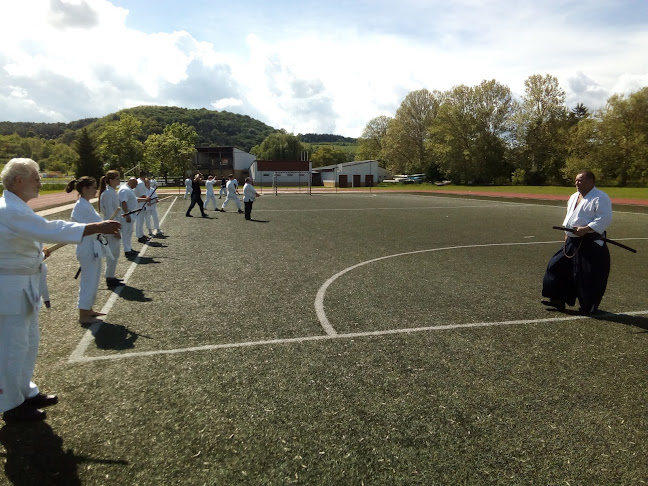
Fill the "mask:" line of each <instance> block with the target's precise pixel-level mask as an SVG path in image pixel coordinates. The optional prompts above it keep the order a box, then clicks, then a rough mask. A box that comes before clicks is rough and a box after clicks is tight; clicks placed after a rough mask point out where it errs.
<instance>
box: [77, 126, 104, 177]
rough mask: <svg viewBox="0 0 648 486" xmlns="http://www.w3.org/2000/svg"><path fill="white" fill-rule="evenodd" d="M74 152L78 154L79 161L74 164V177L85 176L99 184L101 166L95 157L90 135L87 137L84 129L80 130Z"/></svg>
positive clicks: (101, 172) (94, 148)
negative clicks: (92, 178)
mask: <svg viewBox="0 0 648 486" xmlns="http://www.w3.org/2000/svg"><path fill="white" fill-rule="evenodd" d="M75 150H76V152H77V153H78V154H79V159H78V161H77V163H76V169H75V171H74V176H75V177H77V178H79V177H81V176H86V175H87V176H91V177H94V178H95V179H97V182H99V179H100V178H101V176H102V175H103V173H104V170H103V164H102V163H101V160H100V159H99V157H97V154H96V147H95V144H94V142H93V140H92V139H91V138H90V135H88V130H87V129H86V128H85V127H84V128H82V129H81V133H80V135H79V139H78V140H77V142H76V145H75Z"/></svg>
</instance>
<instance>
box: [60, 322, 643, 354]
mask: <svg viewBox="0 0 648 486" xmlns="http://www.w3.org/2000/svg"><path fill="white" fill-rule="evenodd" d="M644 314H648V310H642V311H632V312H622V313H616V314H613V313H601V314H600V315H599V316H600V317H605V315H627V316H637V315H644ZM597 317H598V316H597ZM588 318H589V317H588V316H570V317H550V318H546V319H523V320H516V321H499V322H471V323H468V324H447V325H442V326H425V327H410V328H402V329H387V330H383V331H366V332H350V333H343V334H334V335H317V336H304V337H296V338H284V339H270V340H266V341H244V342H239V343H228V344H208V345H204V346H193V347H190V348H177V349H164V350H156V351H141V352H134V353H122V354H116V355H110V356H93V357H89V356H79V357H75V358H74V359H72V358H70V360H69V362H70V363H87V362H91V361H113V360H120V359H128V358H142V357H146V356H157V355H172V354H182V353H192V352H197V351H213V350H218V349H233V348H246V347H253V346H271V345H276V344H290V343H304V342H309V341H330V340H334V339H354V338H363V337H372V336H389V335H395V334H412V333H415V332H429V331H447V330H453V329H471V328H479V327H496V326H513V325H524V324H531V325H534V324H550V323H554V322H568V321H577V320H582V319H588Z"/></svg>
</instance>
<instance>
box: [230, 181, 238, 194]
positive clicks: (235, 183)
mask: <svg viewBox="0 0 648 486" xmlns="http://www.w3.org/2000/svg"><path fill="white" fill-rule="evenodd" d="M237 189H238V181H237V180H236V179H232V180H231V181H227V193H228V194H229V195H230V196H236V190H237Z"/></svg>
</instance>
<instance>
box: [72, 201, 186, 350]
mask: <svg viewBox="0 0 648 486" xmlns="http://www.w3.org/2000/svg"><path fill="white" fill-rule="evenodd" d="M177 200H178V198H177V197H176V198H175V199H174V200H173V201H171V204H170V205H169V207H168V208H167V210H166V212H165V213H164V216H162V219H161V220H160V228H161V227H162V224H163V223H164V220H165V219H166V217H167V215H168V214H169V212H170V211H171V208H172V207H173V205H174V204H175V202H176V201H177ZM147 249H148V245H144V246H143V247H142V249H141V250H140V252H139V254H138V255H137V257H135V260H133V263H131V264H130V266H129V267H128V270H127V271H126V274H125V275H124V278H123V280H124V284H126V283H128V279H130V276H131V275H132V274H133V272H134V271H135V268H137V262H138V261H139V259H140V257H143V256H144V254H145V253H146V250H147ZM119 251H120V252H121V248H120V250H119ZM123 288H124V287H123V286H120V287H117V288H116V289H115V290H114V292H113V294H112V295H111V296H110V297H109V298H108V301H107V302H106V303H105V304H104V306H103V307H102V308H101V311H100V312H101V313H102V314H106V316H107V315H108V313H109V312H110V310H111V309H112V308H113V306H114V305H115V302H117V299H118V298H119V296H120V294H121V292H122V289H123ZM104 319H105V317H104ZM102 324H103V321H97V322H95V323H94V324H91V325H90V327H89V328H88V330H87V331H86V333H85V334H84V335H83V337H82V338H81V341H80V342H79V344H78V345H77V347H76V349H75V350H74V351H72V354H71V355H70V357H69V358H68V362H75V361H79V360H81V359H83V355H84V354H85V352H86V349H88V346H89V345H90V344H91V343H92V340H93V339H94V337H95V335H96V334H97V332H99V329H101V325H102Z"/></svg>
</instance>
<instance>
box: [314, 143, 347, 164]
mask: <svg viewBox="0 0 648 486" xmlns="http://www.w3.org/2000/svg"><path fill="white" fill-rule="evenodd" d="M311 162H312V164H313V167H322V166H325V165H334V164H343V163H345V162H347V155H346V152H345V151H344V150H342V149H340V148H338V147H334V146H331V145H321V146H320V147H318V148H317V150H315V152H313V155H312V156H311Z"/></svg>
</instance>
